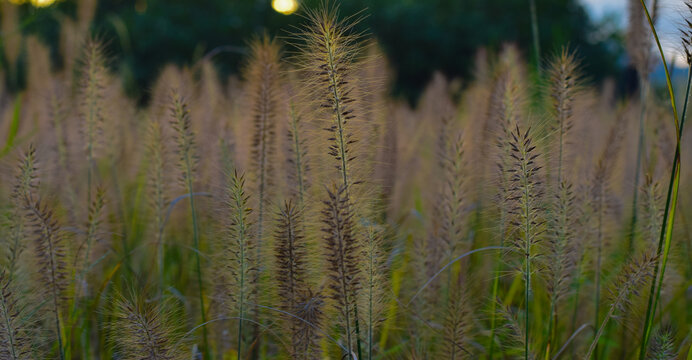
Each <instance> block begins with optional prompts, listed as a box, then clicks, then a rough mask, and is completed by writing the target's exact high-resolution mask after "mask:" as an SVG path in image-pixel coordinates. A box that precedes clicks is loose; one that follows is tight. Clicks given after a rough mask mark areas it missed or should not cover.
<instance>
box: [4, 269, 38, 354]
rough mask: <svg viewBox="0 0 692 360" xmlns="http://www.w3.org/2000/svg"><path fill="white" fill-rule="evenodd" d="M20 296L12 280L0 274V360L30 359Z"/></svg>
mask: <svg viewBox="0 0 692 360" xmlns="http://www.w3.org/2000/svg"><path fill="white" fill-rule="evenodd" d="M20 299H21V295H19V294H17V293H16V289H15V288H14V286H13V284H12V279H11V278H10V277H9V275H8V273H7V272H5V270H2V271H1V272H0V359H7V360H22V359H30V358H32V355H31V341H30V338H29V334H28V333H27V332H26V329H25V328H24V326H23V323H24V320H23V317H24V316H26V314H25V313H24V312H23V311H22V306H23V305H22V304H21V303H20Z"/></svg>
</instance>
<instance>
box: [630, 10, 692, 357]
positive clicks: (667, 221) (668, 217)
mask: <svg viewBox="0 0 692 360" xmlns="http://www.w3.org/2000/svg"><path fill="white" fill-rule="evenodd" d="M640 2H641V4H642V7H643V8H644V13H645V14H646V19H647V21H648V22H649V26H650V28H651V32H652V33H653V35H654V39H655V40H656V46H657V47H658V51H659V54H660V56H661V61H662V63H663V68H664V70H665V74H666V85H667V87H668V94H669V95H670V105H671V108H672V110H673V121H674V122H675V135H676V144H675V156H674V157H673V169H672V171H671V174H670V182H669V185H668V194H667V195H666V207H665V210H664V212H663V225H662V226H661V235H660V238H659V241H658V246H657V249H656V255H657V260H656V265H655V266H654V275H653V280H652V281H651V289H650V292H649V300H648V304H647V308H646V316H645V318H644V327H643V332H642V339H641V344H640V345H641V346H640V349H639V359H640V360H643V359H644V357H645V356H646V349H647V345H648V342H649V336H650V335H651V329H652V328H653V320H654V318H655V313H656V307H657V306H658V299H659V297H660V296H661V286H662V284H663V278H664V275H665V269H666V263H667V261H668V254H669V252H670V246H671V239H672V237H673V223H674V220H675V208H676V205H677V202H678V189H679V186H680V137H681V136H682V127H683V126H684V124H685V116H686V112H687V102H688V98H689V92H690V80H691V79H692V72H690V69H689V68H688V76H687V87H686V90H685V104H684V106H683V114H682V119H681V120H679V117H678V109H677V104H676V101H675V92H674V91H673V84H672V81H671V78H670V72H669V71H668V63H667V62H666V57H665V54H664V53H663V48H662V47H661V42H660V40H659V38H658V33H657V32H656V27H655V26H654V23H653V20H652V19H651V15H650V14H649V9H648V8H647V7H646V3H645V2H644V0H640ZM661 254H662V255H663V256H662V259H661V260H659V257H660V256H661ZM659 265H660V267H661V269H660V273H661V275H660V280H659ZM657 283H658V287H657Z"/></svg>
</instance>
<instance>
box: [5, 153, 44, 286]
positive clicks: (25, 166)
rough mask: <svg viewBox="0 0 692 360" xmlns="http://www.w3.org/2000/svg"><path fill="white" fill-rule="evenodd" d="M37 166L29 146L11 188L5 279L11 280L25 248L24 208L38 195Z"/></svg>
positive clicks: (34, 155)
mask: <svg viewBox="0 0 692 360" xmlns="http://www.w3.org/2000/svg"><path fill="white" fill-rule="evenodd" d="M37 170H38V165H37V161H36V148H35V147H34V146H33V145H29V149H28V150H27V151H26V153H24V155H23V156H22V157H21V159H20V162H19V167H18V170H17V175H16V176H15V179H14V186H13V188H12V193H11V194H10V196H11V204H12V207H13V209H12V212H11V214H10V229H9V235H8V240H9V241H8V242H7V277H8V278H9V279H13V278H14V277H15V274H16V272H17V267H18V265H19V258H20V256H21V254H22V252H23V250H24V248H25V247H26V246H27V244H26V230H25V225H26V224H25V222H26V220H25V217H24V208H25V206H26V204H31V203H33V202H34V199H35V198H36V196H37V195H38V194H37V193H38V185H39V184H38V182H39V179H38V175H37Z"/></svg>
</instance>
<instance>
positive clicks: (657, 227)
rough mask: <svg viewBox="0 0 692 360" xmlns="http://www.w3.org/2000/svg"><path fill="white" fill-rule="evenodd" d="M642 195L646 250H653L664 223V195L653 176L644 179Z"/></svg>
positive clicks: (641, 189)
mask: <svg viewBox="0 0 692 360" xmlns="http://www.w3.org/2000/svg"><path fill="white" fill-rule="evenodd" d="M639 191H641V193H642V204H641V207H642V209H641V210H640V211H641V214H642V222H641V225H642V230H643V231H642V236H643V238H644V246H645V249H650V248H651V249H653V248H654V247H655V246H656V240H658V236H659V233H660V231H661V225H662V224H661V223H662V221H663V194H662V193H661V187H660V186H659V184H658V182H656V181H654V180H653V177H652V176H651V175H647V176H646V178H645V179H644V184H642V186H641V188H640V190H639Z"/></svg>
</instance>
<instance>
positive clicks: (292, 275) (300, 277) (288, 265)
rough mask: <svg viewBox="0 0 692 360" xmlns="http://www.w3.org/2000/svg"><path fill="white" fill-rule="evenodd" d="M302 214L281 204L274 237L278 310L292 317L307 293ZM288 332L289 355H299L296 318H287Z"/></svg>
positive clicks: (298, 326) (300, 347) (296, 209)
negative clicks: (289, 338)
mask: <svg viewBox="0 0 692 360" xmlns="http://www.w3.org/2000/svg"><path fill="white" fill-rule="evenodd" d="M303 231H304V227H303V223H302V213H301V211H300V209H298V208H296V205H294V204H293V203H292V202H291V201H287V202H285V203H284V205H283V207H282V208H281V210H280V211H279V214H278V217H277V226H276V233H275V235H274V237H275V254H276V272H277V276H276V278H277V279H276V280H277V283H278V289H279V291H278V295H279V301H280V307H281V309H282V310H284V311H286V312H289V313H291V314H295V313H296V310H298V308H299V306H300V303H301V301H302V296H303V293H305V292H306V291H307V283H306V268H305V267H306V255H307V254H306V248H305V237H304V236H303ZM288 324H289V326H288V330H289V331H290V333H291V346H292V349H291V356H293V357H294V358H295V357H297V356H298V354H301V353H302V350H303V349H302V346H301V341H300V336H301V334H300V333H299V331H300V330H299V329H301V328H302V325H301V324H300V321H299V320H298V319H293V318H291V319H288Z"/></svg>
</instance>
